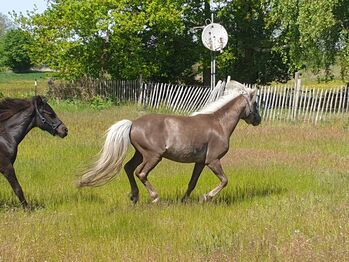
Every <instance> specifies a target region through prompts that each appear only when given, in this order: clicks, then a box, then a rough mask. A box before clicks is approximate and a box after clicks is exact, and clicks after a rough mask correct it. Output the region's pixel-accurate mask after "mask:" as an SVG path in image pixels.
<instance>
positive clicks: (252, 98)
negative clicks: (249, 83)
mask: <svg viewBox="0 0 349 262" xmlns="http://www.w3.org/2000/svg"><path fill="white" fill-rule="evenodd" d="M250 98H251V102H252V103H254V102H256V98H257V88H253V89H252V90H251V92H250Z"/></svg>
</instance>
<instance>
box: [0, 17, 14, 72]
mask: <svg viewBox="0 0 349 262" xmlns="http://www.w3.org/2000/svg"><path fill="white" fill-rule="evenodd" d="M12 27H13V24H12V23H11V21H10V19H9V18H8V17H7V16H6V15H4V14H1V13H0V70H1V69H2V68H3V67H4V66H5V64H4V62H5V54H4V40H5V34H6V32H7V31H8V30H9V29H11V28H12Z"/></svg>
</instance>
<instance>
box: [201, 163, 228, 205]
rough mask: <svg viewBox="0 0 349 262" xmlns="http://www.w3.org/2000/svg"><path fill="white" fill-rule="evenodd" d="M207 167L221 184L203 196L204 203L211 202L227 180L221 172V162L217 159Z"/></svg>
mask: <svg viewBox="0 0 349 262" xmlns="http://www.w3.org/2000/svg"><path fill="white" fill-rule="evenodd" d="M207 166H208V167H209V168H210V169H211V170H212V172H213V173H214V174H215V175H216V176H217V177H218V178H219V180H220V181H221V183H220V184H219V185H218V186H217V187H215V188H214V189H213V190H212V191H210V192H209V193H208V194H205V195H204V196H203V201H204V202H206V201H209V200H211V199H212V198H213V197H215V196H216V195H217V194H218V193H219V192H220V191H221V190H222V189H223V188H224V187H225V186H226V185H227V184H228V179H227V177H226V176H225V175H224V171H223V168H222V165H221V162H220V160H219V159H217V160H215V161H213V162H211V163H209V164H208V165H207Z"/></svg>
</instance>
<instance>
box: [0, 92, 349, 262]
mask: <svg viewBox="0 0 349 262" xmlns="http://www.w3.org/2000/svg"><path fill="white" fill-rule="evenodd" d="M0 87H1V85H0ZM0 91H2V92H3V89H1V88H0ZM50 104H51V105H52V106H53V108H54V109H55V111H56V112H57V113H58V115H59V116H60V118H61V119H62V120H63V121H64V122H65V124H66V125H67V126H68V128H69V135H68V137H66V138H64V139H59V138H56V137H52V136H51V135H49V134H48V133H44V132H43V131H41V130H37V129H35V130H33V131H32V132H30V133H29V134H28V136H27V137H26V138H25V140H24V141H23V142H22V144H21V145H20V147H19V153H18V157H17V161H16V164H15V168H16V172H17V177H18V179H19V181H20V183H21V185H22V187H23V190H24V192H25V194H26V197H27V199H28V201H29V202H30V203H31V204H32V205H33V206H34V208H35V209H34V211H32V212H24V211H23V210H22V209H21V208H20V206H19V205H18V200H17V198H16V197H15V196H14V194H13V193H12V190H11V189H10V186H9V185H8V183H7V181H6V180H5V179H4V178H3V179H0V220H1V221H2V226H1V227H0V261H345V260H348V258H349V224H348V218H349V193H348V192H349V146H348V143H349V120H348V117H349V115H343V116H342V118H341V119H337V120H333V121H332V122H326V123H322V124H321V125H318V126H316V127H314V126H312V125H307V124H286V123H280V124H277V123H274V124H270V123H263V124H262V125H261V126H258V127H252V126H248V125H246V124H245V123H243V122H241V123H240V124H239V126H238V127H237V129H236V130H235V132H234V133H233V135H232V139H231V143H230V145H231V148H230V151H229V152H228V154H227V155H226V156H225V158H224V159H223V168H224V169H225V172H226V174H227V176H228V179H229V183H228V186H227V187H226V188H225V189H224V190H223V191H222V193H221V194H220V195H219V196H218V197H217V198H216V199H215V200H214V201H213V202H211V203H206V204H204V203H201V201H200V197H201V196H202V195H203V194H204V193H207V192H208V191H209V190H210V189H212V188H213V187H214V186H216V185H217V184H218V179H217V178H216V177H215V176H214V175H213V174H212V173H211V172H210V171H209V170H208V169H205V170H204V172H203V174H202V176H201V178H200V180H199V182H198V185H197V187H196V189H195V190H194V192H193V194H192V197H191V200H190V201H189V202H188V203H186V204H182V203H181V202H180V201H179V199H180V198H181V197H182V195H183V194H184V192H185V190H186V187H187V183H188V182H189V179H190V175H191V170H192V165H190V164H179V163H175V162H171V161H167V160H164V161H162V162H161V163H160V164H159V165H158V166H157V167H156V168H155V169H154V170H153V171H152V172H151V174H150V175H149V180H150V181H151V182H152V184H153V185H154V187H155V188H156V189H157V190H158V192H159V194H160V198H161V201H160V203H159V204H156V205H153V204H151V203H150V199H149V196H148V193H147V192H146V190H145V189H144V187H143V186H142V185H141V183H138V185H139V187H140V202H139V204H137V205H136V206H132V204H131V202H130V201H129V197H128V193H129V191H130V188H129V184H128V180H127V178H126V174H125V173H124V172H122V174H121V176H120V177H119V178H117V179H115V180H113V181H112V182H111V183H109V184H107V185H105V186H102V187H99V188H84V189H82V190H78V189H77V188H76V187H75V182H76V178H77V175H78V174H80V172H81V170H83V169H84V167H85V166H86V165H87V164H88V163H90V162H91V161H92V160H93V159H95V155H96V154H97V153H98V152H99V150H100V148H101V146H102V144H103V142H104V138H103V134H104V132H105V130H106V129H107V128H108V127H109V126H110V125H111V124H113V123H114V122H116V121H118V120H121V119H124V118H127V119H135V118H136V117H138V116H140V115H142V114H145V113H147V112H144V111H143V110H142V108H137V107H136V106H133V105H123V106H113V107H111V108H108V109H104V110H96V109H93V108H91V107H90V106H89V105H87V104H83V103H79V102H75V103H73V102H70V103H68V102H59V101H50ZM131 154H132V150H130V152H129V156H128V158H127V159H129V158H130V157H131Z"/></svg>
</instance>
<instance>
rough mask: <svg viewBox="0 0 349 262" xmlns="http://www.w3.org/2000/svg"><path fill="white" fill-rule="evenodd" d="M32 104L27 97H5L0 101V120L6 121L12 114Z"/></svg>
mask: <svg viewBox="0 0 349 262" xmlns="http://www.w3.org/2000/svg"><path fill="white" fill-rule="evenodd" d="M31 105H32V102H31V100H28V99H13V98H5V99H4V100H2V101H0V122H3V121H6V120H7V119H9V118H10V117H12V116H13V115H15V114H17V113H18V112H21V111H23V110H25V109H27V108H29V107H30V106H31Z"/></svg>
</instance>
